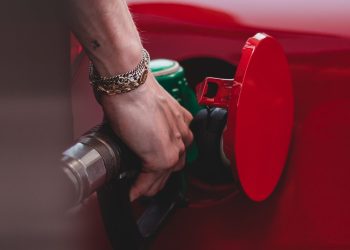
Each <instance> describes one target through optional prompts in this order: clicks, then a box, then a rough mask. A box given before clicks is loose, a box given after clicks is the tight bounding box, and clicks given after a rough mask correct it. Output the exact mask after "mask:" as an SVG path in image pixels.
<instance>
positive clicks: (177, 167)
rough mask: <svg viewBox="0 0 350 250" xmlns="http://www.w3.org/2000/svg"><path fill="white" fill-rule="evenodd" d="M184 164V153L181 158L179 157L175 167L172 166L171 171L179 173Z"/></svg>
mask: <svg viewBox="0 0 350 250" xmlns="http://www.w3.org/2000/svg"><path fill="white" fill-rule="evenodd" d="M185 164H186V153H183V154H182V155H181V156H180V159H179V161H178V162H177V163H176V165H175V166H174V169H173V171H174V172H176V171H180V170H181V169H183V168H184V166H185Z"/></svg>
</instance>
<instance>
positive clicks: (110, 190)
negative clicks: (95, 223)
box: [62, 123, 182, 249]
mask: <svg viewBox="0 0 350 250" xmlns="http://www.w3.org/2000/svg"><path fill="white" fill-rule="evenodd" d="M62 162H63V163H64V167H63V169H64V171H65V173H66V174H67V176H68V177H69V179H70V180H71V183H72V184H73V186H74V187H75V194H74V197H75V199H74V201H75V202H74V204H71V207H73V206H74V205H77V204H80V203H81V202H82V201H83V200H84V199H86V198H87V197H89V196H90V195H91V194H92V193H93V192H95V191H97V197H98V202H99V205H100V211H101V215H102V219H103V222H104V225H105V228H106V232H107V235H108V238H109V239H110V241H111V244H112V246H113V248H114V249H139V247H140V246H141V245H142V244H143V242H145V239H147V238H149V237H151V236H152V235H153V234H154V233H155V232H156V231H157V230H158V228H159V226H160V225H161V224H162V222H163V221H164V220H165V219H166V217H167V216H168V215H169V214H170V212H171V211H172V210H173V209H174V208H175V207H176V204H177V203H178V202H179V201H181V200H180V199H179V196H181V195H180V194H179V193H180V190H181V188H180V184H179V183H180V182H179V181H178V179H179V178H178V177H179V176H178V175H179V173H176V174H174V176H173V177H172V178H171V179H170V180H169V182H168V184H167V185H166V187H165V188H164V190H162V191H161V192H160V193H159V194H158V195H157V196H155V197H152V198H149V199H147V200H146V201H145V203H146V205H145V207H146V208H145V210H144V212H143V214H142V215H141V216H140V217H139V218H138V219H136V218H135V217H134V215H133V212H132V206H131V203H130V200H129V191H130V187H131V185H132V183H133V182H134V180H135V178H136V177H137V175H138V173H139V172H140V170H141V166H142V165H141V161H140V159H139V158H138V157H137V155H136V154H135V153H134V152H133V151H132V150H130V149H129V148H128V147H127V146H126V145H125V144H124V143H123V142H122V141H121V140H120V139H119V138H118V137H117V136H116V135H115V134H114V132H113V131H112V129H111V127H110V126H109V124H108V123H103V124H101V125H99V126H96V127H94V128H93V129H91V130H89V131H88V132H86V133H85V134H84V135H83V136H81V137H80V138H79V139H78V140H77V142H76V143H75V144H74V145H73V146H71V147H70V148H69V149H67V150H66V151H65V152H63V157H62ZM181 202H182V201H181Z"/></svg>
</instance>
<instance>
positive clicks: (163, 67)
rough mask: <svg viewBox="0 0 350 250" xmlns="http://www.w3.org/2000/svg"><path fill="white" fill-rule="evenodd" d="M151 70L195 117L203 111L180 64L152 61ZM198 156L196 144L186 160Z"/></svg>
mask: <svg viewBox="0 0 350 250" xmlns="http://www.w3.org/2000/svg"><path fill="white" fill-rule="evenodd" d="M150 70H151V71H152V73H153V75H154V76H155V78H156V79H157V81H158V83H159V84H160V85H161V86H162V87H163V88H164V89H165V90H166V91H167V92H168V93H170V94H171V95H172V96H173V97H174V98H175V99H176V100H177V101H178V102H179V103H180V104H181V105H182V106H183V107H184V108H185V109H187V110H188V111H189V112H190V113H191V114H192V115H193V116H195V115H196V114H197V113H198V112H199V111H200V110H201V109H202V108H201V106H200V105H199V104H198V102H197V99H196V95H195V93H194V92H193V90H192V89H191V88H190V87H189V86H188V82H187V80H186V78H185V73H184V69H183V68H182V67H181V66H180V64H179V63H178V62H176V61H173V60H168V59H156V60H152V61H151V63H150ZM197 156H198V149H197V147H196V145H195V144H192V145H191V146H190V147H189V148H188V149H187V151H186V160H187V162H188V163H191V162H193V161H194V160H195V159H196V158H197Z"/></svg>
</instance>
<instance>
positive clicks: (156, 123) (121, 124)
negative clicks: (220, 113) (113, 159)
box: [101, 74, 193, 201]
mask: <svg viewBox="0 0 350 250" xmlns="http://www.w3.org/2000/svg"><path fill="white" fill-rule="evenodd" d="M101 104H102V107H103V110H104V113H105V115H106V118H107V119H108V121H109V122H110V125H111V127H112V129H113V131H114V132H115V133H116V134H117V135H118V136H119V137H120V138H121V139H122V140H123V141H124V142H125V143H126V144H127V145H128V146H129V147H130V148H131V149H132V150H133V151H134V152H135V153H136V154H137V155H138V156H139V157H140V159H141V161H142V170H141V172H140V174H139V176H138V177H137V179H136V181H135V183H134V185H133V186H132V188H131V191H130V200H131V201H133V200H135V199H137V198H138V197H140V196H153V195H155V194H156V193H157V192H158V191H160V190H161V189H162V188H163V187H164V185H165V183H166V181H167V179H168V178H169V176H170V174H171V173H172V172H173V171H178V170H180V169H182V168H183V166H184V165H185V159H186V157H185V155H186V153H185V149H186V146H189V145H190V144H191V142H192V139H193V135H192V132H191V130H190V129H189V124H190V122H191V120H192V115H191V114H190V113H189V112H188V111H187V110H185V109H184V108H183V107H181V105H180V104H179V103H178V102H177V101H176V100H175V99H173V98H172V97H171V96H170V94H168V93H167V92H166V91H165V90H164V89H163V88H162V87H161V86H160V85H159V84H158V83H157V81H156V79H155V78H154V77H153V75H152V74H148V78H147V80H146V82H145V83H144V84H143V85H141V86H140V87H139V88H137V89H135V90H133V91H131V92H128V93H124V94H119V95H113V96H102V99H101Z"/></svg>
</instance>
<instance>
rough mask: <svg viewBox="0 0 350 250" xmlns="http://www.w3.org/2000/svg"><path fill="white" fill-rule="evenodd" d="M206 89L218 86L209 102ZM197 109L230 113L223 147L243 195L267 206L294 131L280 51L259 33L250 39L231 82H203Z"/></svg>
mask: <svg viewBox="0 0 350 250" xmlns="http://www.w3.org/2000/svg"><path fill="white" fill-rule="evenodd" d="M210 85H216V86H217V91H216V94H215V96H210V94H209V93H208V89H209V86H210ZM197 98H198V101H199V103H200V104H202V105H207V106H214V107H222V108H226V109H227V110H228V119H227V124H226V128H225V130H224V132H223V138H222V144H223V152H224V155H225V157H226V158H227V159H228V160H229V162H230V166H231V168H232V170H233V174H234V175H235V176H236V177H237V179H238V181H239V183H240V185H241V187H242V189H243V191H244V192H245V194H246V195H247V196H248V197H249V198H250V199H252V200H254V201H262V200H265V199H266V198H267V197H269V195H270V194H271V193H272V192H273V190H274V189H275V187H276V185H277V183H278V180H279V178H280V176H281V173H282V171H283V168H284V165H285V162H286V158H287V154H288V147H289V144H290V140H291V132H292V126H293V108H294V107H293V93H292V84H291V77H290V73H289V68H288V63H287V60H286V57H285V55H284V52H283V50H282V47H281V46H280V45H279V43H278V42H277V41H276V40H275V39H274V38H272V37H270V36H268V35H266V34H263V33H258V34H256V35H255V36H254V37H252V38H249V39H248V41H247V42H246V44H245V46H244V47H243V50H242V57H241V60H240V63H239V65H238V69H237V72H236V75H235V78H234V79H219V78H212V77H207V78H206V79H205V80H204V82H202V83H201V84H200V86H199V88H198V91H197Z"/></svg>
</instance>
